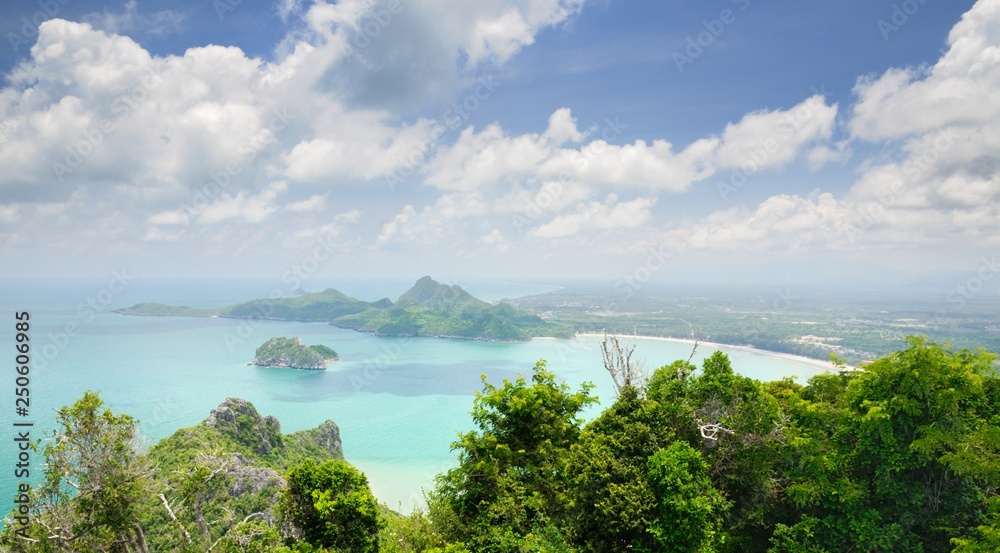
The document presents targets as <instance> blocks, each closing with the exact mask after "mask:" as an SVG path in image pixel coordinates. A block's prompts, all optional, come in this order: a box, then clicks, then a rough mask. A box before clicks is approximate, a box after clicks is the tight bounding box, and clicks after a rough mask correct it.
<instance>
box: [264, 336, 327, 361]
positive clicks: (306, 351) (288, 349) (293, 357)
mask: <svg viewBox="0 0 1000 553" xmlns="http://www.w3.org/2000/svg"><path fill="white" fill-rule="evenodd" d="M336 357H337V352H335V351H333V350H332V349H330V348H328V347H326V346H305V345H304V344H303V343H302V341H301V340H299V339H298V338H284V337H277V338H271V339H270V340H268V341H266V342H264V343H263V344H261V345H260V347H258V348H257V353H256V354H255V356H254V360H253V362H254V364H255V365H262V366H266V367H290V368H293V369H325V368H326V362H327V361H328V360H330V359H335V358H336Z"/></svg>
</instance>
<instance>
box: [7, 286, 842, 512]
mask: <svg viewBox="0 0 1000 553" xmlns="http://www.w3.org/2000/svg"><path fill="white" fill-rule="evenodd" d="M126 284H127V286H123V285H121V283H117V284H116V283H115V282H114V279H113V277H109V279H106V280H104V281H96V282H62V281H53V282H7V283H3V294H2V296H0V305H2V307H3V309H2V311H0V312H2V313H3V317H2V318H0V352H6V355H7V356H8V358H9V359H8V360H7V364H8V366H10V365H12V364H13V363H14V357H15V354H16V353H15V350H14V344H15V342H14V337H13V336H14V324H15V322H16V321H15V320H14V313H15V312H19V311H24V310H27V311H29V312H30V313H31V331H30V332H31V334H30V336H31V344H32V346H33V347H32V351H33V357H32V365H31V368H32V371H31V385H30V389H31V412H30V415H29V416H28V417H25V418H22V417H18V416H16V414H15V406H14V394H13V390H14V387H15V382H14V379H15V377H16V374H15V373H14V371H13V370H7V371H4V373H3V374H5V375H6V376H5V377H4V378H3V379H2V381H0V390H6V391H2V392H0V397H4V398H7V399H6V400H5V401H3V402H0V413H2V414H0V424H2V430H0V441H2V443H3V444H5V445H4V446H2V447H0V466H2V471H3V472H2V474H3V475H4V476H3V478H0V497H3V498H12V497H13V494H14V489H15V487H16V484H17V483H18V482H19V480H18V479H15V478H14V475H13V473H14V464H15V462H16V454H17V452H16V445H15V443H14V442H13V438H14V437H15V436H16V433H15V431H14V427H13V422H16V421H25V420H30V421H32V422H33V423H34V427H33V428H32V437H33V438H38V437H41V436H42V434H43V432H45V431H49V430H51V429H52V428H53V426H54V422H53V421H54V411H55V409H57V408H59V407H60V406H63V405H67V404H69V403H72V402H73V401H74V400H76V399H77V398H79V397H80V395H82V394H83V392H84V391H86V390H97V391H100V393H101V396H102V397H103V399H104V400H105V402H106V403H107V404H108V405H109V406H110V407H111V408H112V409H114V410H115V411H119V412H126V413H129V414H131V415H133V416H135V417H136V418H138V419H139V420H140V429H141V432H142V435H143V437H144V438H145V439H146V440H147V441H148V443H155V442H156V440H158V439H160V438H162V437H164V436H167V435H169V434H171V433H173V432H174V431H175V430H177V429H178V428H182V427H185V426H191V425H194V424H197V423H198V422H200V421H201V420H203V419H204V418H205V417H206V416H208V413H209V411H211V409H212V408H214V407H215V406H217V405H218V404H219V403H220V402H222V401H223V400H224V399H225V398H226V397H229V396H232V397H242V398H245V399H247V400H249V401H251V402H252V403H253V404H254V405H255V406H256V407H257V409H258V410H259V411H260V412H261V414H263V415H274V416H276V417H277V418H278V419H279V420H280V421H281V424H282V430H283V432H286V433H287V432H291V431H295V430H301V429H305V428H312V427H315V426H317V425H318V424H320V423H321V422H323V421H325V420H327V419H333V420H334V421H336V422H337V424H338V425H339V426H340V430H341V438H342V440H343V445H344V454H345V456H346V457H347V460H348V461H350V462H351V463H353V464H354V465H355V466H357V467H358V468H360V469H361V470H362V471H364V472H365V474H366V475H367V476H368V478H369V481H370V482H371V486H372V489H373V491H374V493H375V495H376V497H378V498H379V500H380V501H383V502H385V503H387V504H388V505H389V506H390V507H392V508H395V509H400V510H403V511H410V510H411V509H412V508H413V507H414V506H415V505H420V504H421V503H422V490H425V489H429V488H430V487H431V486H432V484H433V479H434V475H435V474H437V473H439V472H442V471H444V470H447V469H448V468H450V467H452V466H454V465H455V462H456V461H455V455H454V454H453V452H451V451H450V450H449V446H450V444H451V442H452V441H454V439H455V437H456V433H458V432H459V431H463V430H468V429H470V428H471V427H472V422H471V419H470V417H469V414H468V413H469V410H470V408H471V407H472V400H473V393H474V392H475V391H477V390H479V389H481V381H480V375H481V374H485V375H486V376H487V378H488V379H489V380H490V381H491V382H494V383H499V382H500V381H501V380H502V379H503V378H513V377H516V375H517V374H518V373H523V374H530V371H531V368H532V367H533V366H534V364H535V362H536V361H538V360H539V359H545V360H547V362H548V366H549V368H550V369H552V370H553V371H554V372H555V373H556V375H557V376H559V377H560V378H561V379H564V380H565V381H566V382H568V383H569V384H571V385H572V386H574V387H575V386H578V385H579V384H580V383H581V382H583V381H588V380H589V381H592V382H594V383H595V384H596V389H595V392H596V394H597V395H598V396H599V397H600V399H601V401H602V404H604V405H607V404H608V403H609V402H610V401H612V400H613V392H612V388H611V382H610V379H609V377H608V376H607V374H606V373H605V372H604V369H603V366H602V363H601V355H600V350H599V346H598V339H597V338H595V337H578V338H576V339H573V340H534V341H531V342H524V343H486V342H471V341H463V340H449V339H435V338H386V337H376V336H371V335H368V334H363V333H359V332H354V331H350V330H341V329H337V328H334V327H332V326H330V325H326V324H322V323H294V322H281V321H254V322H251V321H240V320H233V319H221V318H181V317H129V316H122V315H117V314H114V313H112V310H114V309H117V308H120V307H126V306H131V305H133V304H135V303H139V302H143V301H157V302H163V303H171V304H175V305H187V306H191V307H199V306H216V305H228V304H232V303H238V302H241V301H245V300H248V299H252V298H258V297H266V296H267V295H268V294H270V292H271V291H272V290H273V289H274V286H273V283H267V282H258V281H231V282H227V281H213V282H163V281H148V280H141V279H138V278H137V279H133V280H130V281H128V282H127V283H126ZM324 284H326V283H324ZM410 284H412V283H411V282H401V281H400V282H389V281H387V282H346V283H329V285H330V286H334V287H336V288H338V289H340V290H341V291H343V292H345V293H347V294H349V295H353V296H355V297H357V298H359V299H364V300H371V301H374V300H377V299H379V298H382V297H390V298H393V299H395V298H396V297H398V296H399V295H400V294H401V293H402V292H404V291H405V290H406V289H407V288H408V286H409V285H410ZM460 284H462V285H463V287H465V288H466V289H467V290H469V291H470V292H471V293H473V294H474V295H478V296H480V297H482V298H484V299H488V300H495V299H499V298H502V297H516V296H522V295H526V294H531V293H540V292H544V291H547V290H552V289H553V286H550V285H532V284H523V283H505V282H462V283H460ZM324 287H326V286H325V285H324V286H316V285H310V286H309V288H310V291H312V290H319V289H322V288H324ZM74 329H75V331H74ZM274 336H297V337H300V338H302V340H303V341H305V342H306V343H307V344H324V345H327V346H329V347H332V348H333V349H335V350H336V351H337V352H338V353H339V354H340V361H338V362H336V363H334V364H332V365H331V366H330V368H329V369H328V370H326V371H293V370H283V369H266V368H261V367H254V366H248V365H247V363H248V362H249V361H250V360H252V359H253V356H254V350H255V349H256V348H257V346H258V345H260V343H262V342H264V341H265V340H267V339H268V338H271V337H274ZM629 341H631V342H632V343H634V344H635V345H636V356H637V357H638V358H640V359H642V360H644V361H645V364H646V367H649V368H653V367H658V366H661V365H664V364H667V363H669V362H671V361H673V360H675V359H681V358H683V359H686V358H687V357H688V356H689V355H690V353H691V346H690V345H688V344H683V343H676V342H669V341H662V340H655V339H629ZM722 349H724V351H727V353H729V355H730V358H731V359H732V362H733V366H734V368H735V369H736V370H737V371H738V372H740V373H742V374H746V375H748V376H752V377H754V378H758V379H762V380H771V379H777V378H781V377H783V376H798V377H801V378H803V379H805V378H808V377H810V376H812V375H814V374H818V373H820V372H823V371H824V370H825V368H824V365H823V364H818V363H810V362H806V361H801V360H795V359H788V358H782V357H777V356H773V355H769V354H766V353H763V352H755V351H747V350H740V349H735V348H722ZM712 351H714V349H712V348H709V347H706V346H704V345H703V346H702V347H700V348H699V349H698V351H697V354H696V356H695V358H696V359H698V360H700V359H702V358H703V357H705V356H707V355H709V354H711V353H712ZM597 412H598V411H597V410H594V411H592V412H591V413H590V415H591V416H593V415H594V414H596V413H597ZM32 461H33V467H32V468H33V470H32V476H33V477H38V476H40V474H41V472H40V464H41V456H40V455H38V454H36V455H34V457H33V459H32ZM4 503H7V500H6V499H5V500H4ZM11 505H12V504H10V503H8V504H5V505H0V508H2V510H3V512H6V511H7V510H9V508H10V506H11Z"/></svg>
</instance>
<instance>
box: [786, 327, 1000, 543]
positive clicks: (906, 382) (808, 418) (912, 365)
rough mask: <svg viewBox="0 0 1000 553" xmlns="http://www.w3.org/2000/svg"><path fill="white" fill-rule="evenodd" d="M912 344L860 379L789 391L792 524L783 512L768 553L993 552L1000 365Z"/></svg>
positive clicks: (982, 356) (999, 473) (827, 380)
mask: <svg viewBox="0 0 1000 553" xmlns="http://www.w3.org/2000/svg"><path fill="white" fill-rule="evenodd" d="M908 343H909V347H908V348H907V349H905V350H903V351H900V352H896V353H894V354H892V355H889V356H887V357H884V358H882V359H879V360H877V361H875V362H874V363H872V364H871V365H869V366H867V367H865V369H864V370H863V371H860V372H857V373H855V374H853V375H840V376H832V375H827V376H821V377H817V378H815V379H813V380H812V381H810V384H809V386H807V387H806V388H804V389H799V390H796V389H795V388H794V387H787V390H786V391H787V394H786V397H785V398H784V399H783V402H784V403H785V404H786V405H787V406H788V410H789V413H790V414H791V417H792V422H793V424H794V435H795V436H794V440H793V443H794V446H795V447H794V448H792V450H790V453H791V454H792V457H791V458H789V459H788V460H787V470H786V476H787V477H788V479H789V481H788V484H787V486H786V488H785V489H786V498H787V503H786V507H785V508H787V509H788V510H789V511H790V512H791V513H793V515H792V516H791V517H786V516H785V515H784V514H783V513H782V512H781V510H778V513H777V515H778V517H780V518H783V519H784V518H788V523H787V524H782V526H780V527H779V532H777V533H776V535H775V537H774V538H773V539H772V542H773V544H774V548H773V549H772V551H774V552H781V551H806V550H810V549H805V548H799V546H795V547H792V546H791V545H790V544H791V543H792V542H791V540H789V539H788V538H789V536H798V537H800V538H803V539H804V540H805V541H804V542H800V545H801V543H804V544H806V545H808V546H809V547H811V548H816V549H817V550H818V548H820V547H822V548H825V549H827V550H829V551H843V550H859V551H890V550H891V551H903V552H908V551H912V552H926V553H931V552H945V551H951V550H952V546H953V545H960V546H961V547H964V548H965V549H964V550H967V551H976V550H979V549H976V547H977V545H978V544H981V543H987V544H992V543H994V542H993V540H995V534H994V533H993V531H994V528H995V526H994V525H993V524H991V523H989V519H988V518H987V517H986V511H987V505H988V503H989V501H988V497H989V496H990V495H991V494H995V493H996V492H997V490H998V489H1000V463H998V462H997V459H998V453H1000V439H998V438H1000V436H998V435H997V434H998V431H997V428H998V426H997V422H998V419H997V409H998V407H1000V402H998V401H997V399H998V397H997V395H996V394H995V393H994V392H993V390H996V389H998V386H997V377H996V376H995V372H994V369H993V361H994V359H995V356H993V355H991V354H987V353H985V352H970V351H967V350H962V351H958V352H953V351H951V350H950V349H949V348H947V347H942V346H940V345H937V344H933V343H928V342H927V341H926V340H924V339H922V338H913V337H911V338H909V339H908ZM984 523H985V524H984ZM977 528H978V534H979V535H978V536H977V535H975V534H976V533H977ZM802 547H805V546H802ZM984 547H986V550H993V549H990V547H991V545H986V546H984ZM960 550H961V549H960Z"/></svg>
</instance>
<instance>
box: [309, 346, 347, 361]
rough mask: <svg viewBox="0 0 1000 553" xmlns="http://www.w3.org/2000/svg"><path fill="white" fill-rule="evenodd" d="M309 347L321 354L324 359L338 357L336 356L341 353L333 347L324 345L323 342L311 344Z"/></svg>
mask: <svg viewBox="0 0 1000 553" xmlns="http://www.w3.org/2000/svg"><path fill="white" fill-rule="evenodd" d="M309 349H311V350H313V351H315V352H316V353H318V354H320V355H321V356H322V357H323V359H336V358H338V357H340V356H339V355H337V352H336V351H334V350H333V349H331V348H328V347H326V346H324V345H323V344H316V345H312V346H309Z"/></svg>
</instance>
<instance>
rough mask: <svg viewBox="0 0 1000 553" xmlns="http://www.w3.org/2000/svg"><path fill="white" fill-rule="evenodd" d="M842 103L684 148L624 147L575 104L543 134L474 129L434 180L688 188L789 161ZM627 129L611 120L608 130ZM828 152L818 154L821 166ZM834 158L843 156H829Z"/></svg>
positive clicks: (446, 156)
mask: <svg viewBox="0 0 1000 553" xmlns="http://www.w3.org/2000/svg"><path fill="white" fill-rule="evenodd" d="M836 114H837V105H835V104H834V105H828V104H827V103H826V101H825V99H824V98H823V97H821V96H813V97H811V98H808V99H806V100H804V101H803V102H802V103H800V104H798V105H796V106H794V107H792V108H790V109H788V110H774V111H769V112H756V113H751V114H749V115H746V116H745V117H743V118H742V119H741V120H740V121H739V122H737V123H733V124H730V125H727V126H726V128H725V130H724V131H723V132H722V133H721V134H720V135H714V136H708V137H705V138H702V139H699V140H696V141H694V142H692V143H691V144H689V145H688V146H687V147H686V148H684V149H683V150H681V151H675V149H674V145H673V144H671V143H670V142H668V141H666V140H654V141H652V142H646V141H643V140H636V141H635V142H633V143H631V144H624V145H616V144H612V143H610V142H609V141H608V140H606V139H604V138H597V139H594V140H591V141H589V142H586V143H584V144H582V145H581V146H579V147H566V146H567V144H568V143H570V142H573V143H581V142H584V141H585V140H586V138H587V136H589V135H590V134H596V133H597V130H596V129H591V130H590V131H589V132H587V131H580V130H579V129H578V128H577V125H576V121H575V120H574V119H573V117H572V115H571V113H570V111H569V109H567V108H562V109H559V110H556V111H555V112H554V113H553V114H552V116H551V117H549V122H548V127H547V129H546V130H545V131H544V132H543V133H542V134H530V133H529V134H523V135H520V136H513V137H512V136H508V135H507V134H505V133H504V132H503V130H502V129H501V128H500V126H499V125H495V124H494V125H490V126H488V127H486V128H485V129H483V130H482V131H479V132H475V130H474V129H472V128H471V127H470V128H466V129H465V130H463V131H462V133H461V136H459V138H458V140H456V142H455V143H454V144H453V145H451V146H449V147H446V148H442V149H439V151H438V153H437V155H436V157H435V158H434V159H433V160H432V161H431V162H430V163H429V164H428V165H427V167H426V171H427V173H428V175H427V178H426V182H427V183H429V184H432V185H434V186H437V187H438V188H441V189H445V190H480V189H489V188H495V187H497V186H501V185H508V186H509V185H512V184H524V183H528V184H534V183H540V182H545V181H554V180H560V181H573V182H578V183H583V184H584V185H586V186H589V187H591V188H593V189H601V188H613V189H640V190H654V191H659V190H666V191H672V192H682V191H685V190H687V189H688V188H690V187H691V185H692V184H693V183H695V182H698V181H700V180H703V179H706V178H708V177H710V176H712V175H713V174H715V173H716V171H718V170H720V169H725V168H739V167H743V166H745V165H746V164H751V165H752V166H753V170H754V171H757V170H762V169H769V168H774V167H781V166H783V165H786V164H788V163H789V162H791V161H792V160H794V159H795V158H796V157H797V156H798V155H799V154H800V153H801V152H802V151H803V150H804V149H806V148H807V147H814V149H815V148H818V147H822V144H823V142H825V141H827V140H829V139H830V137H831V135H832V133H833V128H834V122H835V118H836ZM621 132H622V129H621V128H619V126H618V125H615V124H613V125H609V126H608V127H606V128H604V129H603V130H602V131H601V132H600V134H601V135H602V136H609V135H610V136H612V137H613V136H614V135H616V134H620V133H621ZM820 157H821V156H820V153H819V152H816V153H814V154H813V155H812V156H811V158H810V159H811V160H812V161H813V162H814V165H815V164H817V162H818V161H820ZM826 157H827V158H830V159H833V158H834V157H835V156H833V155H827V156H826Z"/></svg>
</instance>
